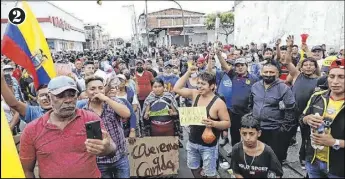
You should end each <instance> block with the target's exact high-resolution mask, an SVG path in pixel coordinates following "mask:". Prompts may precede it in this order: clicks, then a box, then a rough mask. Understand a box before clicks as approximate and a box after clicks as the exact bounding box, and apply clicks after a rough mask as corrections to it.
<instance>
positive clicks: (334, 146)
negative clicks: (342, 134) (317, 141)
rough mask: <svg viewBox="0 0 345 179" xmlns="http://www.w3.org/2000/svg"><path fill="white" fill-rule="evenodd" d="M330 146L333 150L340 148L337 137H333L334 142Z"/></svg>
mask: <svg viewBox="0 0 345 179" xmlns="http://www.w3.org/2000/svg"><path fill="white" fill-rule="evenodd" d="M332 147H333V149H334V150H339V149H340V141H339V140H338V139H335V143H334V144H333V146H332Z"/></svg>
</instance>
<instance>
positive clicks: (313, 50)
mask: <svg viewBox="0 0 345 179" xmlns="http://www.w3.org/2000/svg"><path fill="white" fill-rule="evenodd" d="M315 51H322V47H321V46H320V45H316V46H314V47H313V48H311V52H315Z"/></svg>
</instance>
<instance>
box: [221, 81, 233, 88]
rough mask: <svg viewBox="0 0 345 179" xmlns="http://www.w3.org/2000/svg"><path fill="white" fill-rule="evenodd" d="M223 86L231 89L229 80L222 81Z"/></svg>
mask: <svg viewBox="0 0 345 179" xmlns="http://www.w3.org/2000/svg"><path fill="white" fill-rule="evenodd" d="M223 85H224V86H225V87H232V82H231V80H224V81H223Z"/></svg>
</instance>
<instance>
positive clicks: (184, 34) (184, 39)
mask: <svg viewBox="0 0 345 179" xmlns="http://www.w3.org/2000/svg"><path fill="white" fill-rule="evenodd" d="M171 1H173V2H174V3H175V4H177V5H178V6H179V7H180V9H181V13H182V31H183V43H184V45H187V44H186V32H185V31H184V30H185V29H184V14H183V9H182V6H181V5H180V3H178V2H177V1H175V0H171Z"/></svg>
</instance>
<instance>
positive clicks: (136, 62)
mask: <svg viewBox="0 0 345 179" xmlns="http://www.w3.org/2000/svg"><path fill="white" fill-rule="evenodd" d="M139 63H141V64H144V62H143V61H142V60H140V59H137V60H136V61H135V64H139Z"/></svg>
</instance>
